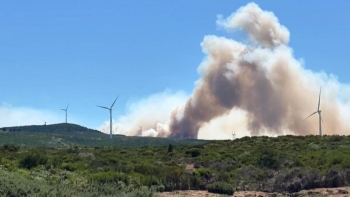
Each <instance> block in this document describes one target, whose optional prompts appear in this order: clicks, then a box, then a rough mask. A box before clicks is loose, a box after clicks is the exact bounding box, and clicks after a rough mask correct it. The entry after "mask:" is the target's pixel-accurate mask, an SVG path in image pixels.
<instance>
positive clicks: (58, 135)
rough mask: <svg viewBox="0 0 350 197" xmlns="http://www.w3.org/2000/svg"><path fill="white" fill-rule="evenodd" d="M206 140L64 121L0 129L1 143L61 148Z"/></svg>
mask: <svg viewBox="0 0 350 197" xmlns="http://www.w3.org/2000/svg"><path fill="white" fill-rule="evenodd" d="M205 142H206V141H204V140H195V139H194V140H180V139H169V138H153V137H136V136H130V137H129V136H124V135H113V139H112V140H111V139H110V138H109V135H108V134H105V133H102V132H100V131H97V130H94V129H89V128H86V127H82V126H80V125H76V124H69V123H61V124H52V125H30V126H16V127H3V128H0V146H1V145H4V144H14V145H20V146H41V147H62V146H94V147H95V146H125V147H140V146H166V145H169V144H174V145H190V144H201V143H205Z"/></svg>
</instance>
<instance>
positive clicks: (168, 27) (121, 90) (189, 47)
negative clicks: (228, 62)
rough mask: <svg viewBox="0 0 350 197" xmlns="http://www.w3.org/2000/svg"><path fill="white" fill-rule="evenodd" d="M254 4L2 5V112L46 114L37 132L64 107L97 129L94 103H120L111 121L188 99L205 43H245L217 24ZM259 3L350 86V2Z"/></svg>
mask: <svg viewBox="0 0 350 197" xmlns="http://www.w3.org/2000/svg"><path fill="white" fill-rule="evenodd" d="M248 2H249V1H236V0H235V1H184V0H181V1H108V2H101V1H59V2H52V1H30V2H29V1H1V2H0V73H1V75H0V76H1V77H0V88H1V94H0V102H1V103H0V104H1V105H0V107H1V106H2V107H4V106H11V108H18V110H19V111H20V110H21V109H27V110H28V109H30V110H32V111H43V112H45V113H36V116H38V118H37V119H38V124H41V120H39V118H40V119H44V120H46V119H50V120H52V121H54V122H49V121H48V123H57V121H60V120H62V122H63V121H64V112H63V111H60V110H59V109H61V108H65V107H66V106H67V104H69V105H70V107H69V110H68V116H69V117H68V121H69V122H74V123H77V124H81V125H84V126H87V127H91V128H96V127H98V126H100V125H101V124H102V123H103V122H104V121H106V120H108V112H107V111H103V110H102V109H100V108H97V107H96V105H104V106H109V105H111V104H112V102H113V100H114V99H115V97H116V96H117V95H120V97H119V99H118V100H117V102H116V104H115V106H114V110H113V113H114V117H115V118H116V117H118V116H121V115H123V114H125V113H126V111H127V106H128V105H130V104H131V103H134V102H137V101H138V100H140V99H142V98H147V97H148V96H149V95H152V94H156V93H161V92H164V91H165V90H168V91H170V92H178V91H183V92H184V94H188V95H189V94H191V92H192V90H193V87H194V83H195V81H196V80H197V79H198V78H199V74H198V73H197V67H198V65H199V64H200V63H201V61H202V60H203V58H204V54H203V52H202V49H201V47H200V43H201V42H202V40H203V37H204V36H205V35H211V34H213V35H219V36H225V37H229V38H232V39H235V40H244V39H245V35H244V34H242V33H233V34H229V33H226V32H225V31H224V30H222V29H220V28H218V27H217V26H216V24H215V21H216V19H217V15H218V14H222V15H223V16H224V17H226V16H228V15H230V14H231V13H233V12H235V11H236V10H237V9H238V8H239V7H241V6H244V5H246V4H247V3H248ZM254 2H255V3H257V4H258V5H259V6H260V7H261V8H262V9H263V10H268V11H271V12H273V13H274V14H275V15H276V16H277V17H278V19H279V21H280V23H281V24H282V25H284V26H285V27H287V28H288V29H289V31H290V33H291V36H290V47H291V48H293V50H294V56H295V57H296V58H297V59H303V61H304V63H305V65H304V66H305V68H307V69H310V70H312V71H314V72H319V71H324V72H325V73H327V74H334V75H336V76H337V77H338V80H339V81H340V82H341V83H344V84H350V69H349V68H350V58H349V46H350V36H349V35H350V26H349V25H348V24H349V22H350V21H349V20H350V12H349V9H350V2H349V1H346V0H339V1H336V2H332V3H330V2H329V1H301V0H300V1H288V2H287V1H273V2H272V1H254ZM30 110H29V111H30ZM26 113H29V112H28V111H26ZM47 114H49V115H47ZM2 115H3V116H5V115H6V114H4V113H2ZM46 115H47V116H52V117H45V116H46ZM41 116H44V117H41ZM1 118H4V117H0V119H1ZM24 118H25V116H24ZM55 121H56V122H55ZM25 122H26V120H23V118H22V119H21V120H16V121H15V123H17V124H24V123H25ZM1 123H2V124H3V125H1ZM11 123H13V122H11ZM31 123H32V122H31ZM8 124H10V123H8V122H6V121H3V122H1V121H0V127H1V126H9V125H8Z"/></svg>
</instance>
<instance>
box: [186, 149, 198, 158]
mask: <svg viewBox="0 0 350 197" xmlns="http://www.w3.org/2000/svg"><path fill="white" fill-rule="evenodd" d="M186 155H190V156H191V157H198V156H199V155H201V152H200V150H199V149H198V148H191V149H189V150H186Z"/></svg>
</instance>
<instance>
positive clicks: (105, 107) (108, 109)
mask: <svg viewBox="0 0 350 197" xmlns="http://www.w3.org/2000/svg"><path fill="white" fill-rule="evenodd" d="M96 106H97V107H101V108H103V109H108V110H109V108H108V107H103V106H99V105H96Z"/></svg>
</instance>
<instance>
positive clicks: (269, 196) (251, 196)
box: [160, 187, 350, 197]
mask: <svg viewBox="0 0 350 197" xmlns="http://www.w3.org/2000/svg"><path fill="white" fill-rule="evenodd" d="M160 196H161V197H185V196H191V197H200V196H205V197H219V196H225V195H219V194H213V193H209V192H207V191H198V190H188V191H174V192H163V193H160ZM232 196H233V197H282V196H290V197H302V196H315V197H316V196H322V197H323V196H324V197H326V196H327V197H348V196H350V187H338V188H318V189H311V190H302V191H300V192H297V193H293V194H288V193H285V194H283V193H266V192H254V191H240V192H235V193H234V194H233V195H232Z"/></svg>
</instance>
